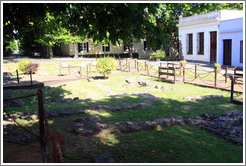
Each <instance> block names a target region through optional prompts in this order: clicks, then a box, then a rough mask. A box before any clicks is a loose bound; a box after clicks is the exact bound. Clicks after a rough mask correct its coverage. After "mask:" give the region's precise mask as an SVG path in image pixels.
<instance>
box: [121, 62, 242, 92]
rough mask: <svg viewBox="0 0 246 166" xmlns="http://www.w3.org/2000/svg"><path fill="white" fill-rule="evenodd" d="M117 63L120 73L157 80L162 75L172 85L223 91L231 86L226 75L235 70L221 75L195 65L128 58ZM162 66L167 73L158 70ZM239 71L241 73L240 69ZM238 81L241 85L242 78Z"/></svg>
mask: <svg viewBox="0 0 246 166" xmlns="http://www.w3.org/2000/svg"><path fill="white" fill-rule="evenodd" d="M117 62H118V70H121V71H125V72H131V73H140V74H143V75H149V76H154V77H159V78H163V77H162V75H164V76H166V78H163V79H166V80H168V79H169V81H170V80H171V81H172V82H174V83H176V82H185V83H192V84H198V85H202V86H208V87H213V88H220V89H225V90H230V88H231V84H230V83H227V78H228V77H229V76H228V74H233V73H235V70H229V69H228V68H226V70H225V73H223V72H222V71H221V70H219V71H218V70H216V69H209V68H204V67H201V66H200V65H197V64H195V65H189V67H181V65H180V63H179V62H163V61H162V62H150V61H145V60H137V59H130V58H127V59H118V60H117ZM163 64H164V66H165V65H166V67H167V68H169V71H167V73H165V72H162V71H160V69H167V68H165V67H164V68H163ZM168 64H175V65H176V67H171V66H170V67H169V66H168ZM167 70H168V69H167ZM240 70H241V71H242V69H241V68H240ZM169 72H170V73H169ZM174 77H175V78H174ZM239 79H240V82H241V84H242V83H243V80H242V78H239ZM236 91H240V92H242V91H243V87H242V86H237V88H236Z"/></svg>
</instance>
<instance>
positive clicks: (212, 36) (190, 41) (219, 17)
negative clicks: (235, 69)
mask: <svg viewBox="0 0 246 166" xmlns="http://www.w3.org/2000/svg"><path fill="white" fill-rule="evenodd" d="M243 17H244V12H243V11H236V10H219V11H214V12H211V13H207V14H201V15H195V16H190V17H180V18H179V24H178V25H177V26H178V28H179V40H180V53H181V54H182V56H183V57H184V59H186V60H193V61H203V62H214V63H215V62H217V63H220V64H221V65H229V66H241V67H242V66H243Z"/></svg>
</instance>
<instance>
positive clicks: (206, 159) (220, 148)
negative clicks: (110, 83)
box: [9, 86, 243, 163]
mask: <svg viewBox="0 0 246 166" xmlns="http://www.w3.org/2000/svg"><path fill="white" fill-rule="evenodd" d="M55 89H56V90H52V89H47V90H45V91H44V100H53V99H54V100H55V99H58V98H60V99H61V98H64V97H65V96H66V95H65V94H66V93H70V92H68V91H66V90H64V89H63V88H62V86H60V87H57V88H55ZM19 93H21V92H19ZM22 93H23V92H22ZM163 93H168V92H163ZM140 102H145V103H149V104H151V105H152V107H151V108H146V109H137V110H121V111H116V112H113V111H104V112H99V111H92V112H90V113H89V114H77V115H72V116H64V117H56V118H49V119H48V121H49V127H50V130H51V134H56V133H61V134H62V135H63V141H64V144H63V146H64V154H65V158H66V159H67V160H68V162H77V163H79V162H82V163H83V162H89V161H90V160H89V159H90V155H92V154H103V153H105V152H106V151H109V152H110V153H111V155H112V156H113V158H114V160H115V161H116V162H118V163H121V162H122V163H125V162H126V163H128V162H129V163H135V162H136V163H138V162H139V163H146V162H149V163H150V162H154V163H162V162H163V163H169V162H171V163H213V162H214V163H224V162H242V160H243V159H242V157H243V150H242V147H237V146H235V145H233V144H231V143H229V142H226V141H225V140H223V139H222V138H220V137H217V136H214V135H212V134H210V133H208V132H206V131H202V130H199V129H197V128H195V127H194V126H177V127H172V128H162V129H160V130H151V131H142V132H136V133H132V134H121V133H107V132H100V133H99V132H98V133H96V135H94V136H77V135H76V134H75V133H74V129H73V127H72V121H73V120H74V119H75V118H78V117H84V116H94V115H97V116H99V118H100V119H101V120H102V122H103V123H105V124H112V125H113V124H115V123H116V122H120V123H124V122H125V121H132V122H134V121H144V120H154V119H157V118H163V117H165V116H166V115H170V116H187V117H190V118H192V117H194V116H198V115H201V114H203V113H206V114H207V113H216V114H222V113H224V112H228V111H232V110H236V111H242V106H238V105H233V104H230V103H229V98H219V99H216V100H214V99H208V100H201V101H184V100H173V99H170V98H164V99H163V98H162V99H161V100H160V101H148V100H146V99H143V98H141V97H139V96H134V95H130V96H119V97H108V98H104V99H101V100H98V101H89V100H83V101H74V102H68V103H57V104H45V110H46V112H48V111H51V112H52V110H57V109H65V108H67V109H69V108H71V109H72V108H85V107H90V106H95V105H117V104H123V103H140ZM29 103H32V104H34V103H36V99H33V100H31V101H30V100H29ZM35 107H36V106H35ZM35 107H34V106H30V107H29V106H27V107H25V108H24V107H22V108H15V109H9V111H11V112H12V113H15V112H20V111H27V112H36V111H37V107H36V109H34V108H35ZM23 108H24V109H23ZM20 121H21V122H22V123H23V124H26V127H28V128H29V129H32V130H36V131H38V121H37V120H33V121H32V120H30V121H28V120H20ZM13 151H14V150H13ZM27 155H28V153H27Z"/></svg>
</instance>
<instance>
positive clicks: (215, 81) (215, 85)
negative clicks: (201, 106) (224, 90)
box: [214, 69, 217, 88]
mask: <svg viewBox="0 0 246 166" xmlns="http://www.w3.org/2000/svg"><path fill="white" fill-rule="evenodd" d="M214 87H215V88H216V87H217V70H216V69H214Z"/></svg>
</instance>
